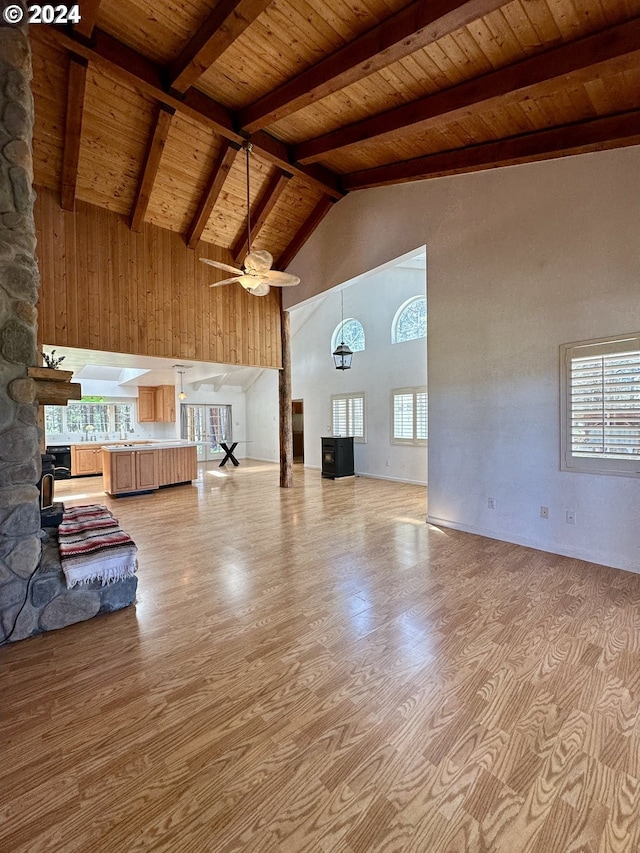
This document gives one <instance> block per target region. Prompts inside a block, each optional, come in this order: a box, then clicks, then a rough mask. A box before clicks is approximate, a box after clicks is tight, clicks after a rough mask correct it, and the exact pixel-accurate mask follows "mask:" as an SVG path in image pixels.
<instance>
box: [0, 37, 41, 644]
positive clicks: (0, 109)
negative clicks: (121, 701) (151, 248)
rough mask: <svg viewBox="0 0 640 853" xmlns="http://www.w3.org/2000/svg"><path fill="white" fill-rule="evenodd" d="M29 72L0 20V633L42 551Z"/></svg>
mask: <svg viewBox="0 0 640 853" xmlns="http://www.w3.org/2000/svg"><path fill="white" fill-rule="evenodd" d="M30 79H31V54H30V49H29V41H28V38H27V31H26V26H23V27H15V26H0V641H4V640H6V638H7V636H8V633H9V632H10V630H11V628H12V626H13V623H14V621H15V618H16V615H17V613H18V611H19V609H20V608H21V607H22V605H23V602H24V600H25V598H26V593H27V586H28V583H29V580H30V578H31V576H32V575H33V573H34V572H35V570H36V568H37V566H38V564H39V562H40V555H41V526H40V496H39V490H38V486H37V483H38V480H39V478H40V473H41V460H40V445H39V435H38V426H37V405H36V402H35V395H36V389H35V383H34V381H33V380H32V379H30V378H28V376H27V368H28V367H29V366H33V365H36V364H37V346H36V340H37V311H36V303H37V301H38V290H39V284H40V280H39V274H38V265H37V261H36V255H35V249H36V234H35V225H34V220H33V201H34V194H33V190H32V180H33V167H32V155H31V136H32V129H33V100H32V96H31V90H30Z"/></svg>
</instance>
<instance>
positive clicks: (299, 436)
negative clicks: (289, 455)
mask: <svg viewBox="0 0 640 853" xmlns="http://www.w3.org/2000/svg"><path fill="white" fill-rule="evenodd" d="M291 424H292V428H293V462H294V464H295V465H298V464H303V463H304V401H303V400H292V401H291Z"/></svg>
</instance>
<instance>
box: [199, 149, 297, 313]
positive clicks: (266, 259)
mask: <svg viewBox="0 0 640 853" xmlns="http://www.w3.org/2000/svg"><path fill="white" fill-rule="evenodd" d="M251 149H252V146H251V143H250V142H247V143H245V145H244V150H245V153H246V155H247V256H246V257H245V259H244V264H243V269H238V268H237V267H232V266H230V265H229V264H223V263H222V261H212V260H210V259H209V258H200V260H201V261H202V263H203V264H209V265H210V266H212V267H216V269H219V270H225V272H232V273H233V276H232V277H231V278H225V279H223V281H216V282H214V283H213V284H210V285H209V287H221V286H222V285H223V284H231V283H232V282H234V281H237V282H239V283H240V284H241V285H242V287H244V289H245V290H247V291H248V292H249V293H251V294H252V295H253V296H266V295H267V293H269V289H270V288H271V287H293V286H294V285H296V284H300V279H299V278H298V276H297V275H291V273H287V272H280V271H279V270H272V269H271V266H272V264H273V256H272V255H271V254H270V253H269V252H267V251H265V250H264V249H256V250H255V251H251V202H250V197H249V154H250V153H251Z"/></svg>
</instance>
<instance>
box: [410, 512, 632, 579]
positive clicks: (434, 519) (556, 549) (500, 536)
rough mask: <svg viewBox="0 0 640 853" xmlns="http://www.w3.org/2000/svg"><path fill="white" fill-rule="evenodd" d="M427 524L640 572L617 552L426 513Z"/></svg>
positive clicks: (626, 570)
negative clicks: (551, 541)
mask: <svg viewBox="0 0 640 853" xmlns="http://www.w3.org/2000/svg"><path fill="white" fill-rule="evenodd" d="M427 524H433V525H434V527H448V528H451V529H452V530H460V531H461V532H462V533H472V534H474V535H476V536H484V537H485V538H487V539H496V540H498V541H499V542H510V543H512V544H513V545H522V546H523V547H525V548H534V549H535V550H536V551H545V552H546V553H547V554H559V555H560V556H561V557H573V558H574V559H576V560H583V561H584V562H586V563H596V564H598V565H601V566H609V567H610V568H612V569H621V570H622V571H625V572H631V573H632V574H636V575H637V574H640V565H638V564H635V565H634V564H633V563H632V562H631V560H629V559H628V558H627V557H626V556H623V555H618V554H614V555H611V554H604V553H599V552H597V551H586V550H583V549H582V548H572V547H567V546H564V545H555V544H554V545H552V546H551V545H550V544H549V543H544V545H542V544H541V543H540V542H536V541H535V540H533V539H529V538H528V537H526V536H514V535H513V534H511V533H506V532H504V531H500V530H488V529H485V528H482V527H477V526H476V525H474V524H460V523H459V522H457V521H451V520H450V519H448V518H438V516H435V515H429V514H428V515H427Z"/></svg>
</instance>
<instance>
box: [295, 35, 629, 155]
mask: <svg viewBox="0 0 640 853" xmlns="http://www.w3.org/2000/svg"><path fill="white" fill-rule="evenodd" d="M638 57H640V19H636V20H632V21H630V22H628V23H626V24H620V25H619V26H616V27H611V28H609V29H607V30H604V31H602V32H600V33H596V34H595V35H592V36H589V37H587V38H583V39H580V40H578V41H575V42H572V43H570V44H564V45H561V46H559V47H555V48H552V49H551V50H547V51H544V52H543V53H539V54H538V55H537V56H533V57H530V58H529V59H525V60H523V61H522V62H518V63H516V64H515V65H509V66H508V67H506V68H502V69H500V70H499V71H494V72H492V73H490V74H485V75H484V76H482V77H477V78H475V79H474V80H469V81H467V82H465V83H461V84H460V85H459V86H454V87H453V88H451V89H446V90H444V91H442V92H437V93H436V94H434V95H428V96H427V97H425V98H420V99H419V100H417V101H412V102H411V103H409V104H404V105H403V106H401V107H397V108H395V109H393V110H388V111H387V112H385V113H380V114H379V115H377V116H372V117H371V118H369V119H364V120H363V121H360V122H356V123H355V124H351V125H349V126H347V127H343V128H340V129H339V130H335V131H333V132H332V133H327V134H325V135H324V136H320V137H317V138H316V139H311V140H309V141H308V142H303V143H301V144H300V145H298V146H296V147H295V148H294V157H295V158H296V160H298V161H299V162H301V163H313V162H315V161H317V160H318V159H320V158H321V157H323V156H324V155H326V154H328V153H329V152H334V151H336V150H339V149H342V148H346V147H348V146H349V145H356V144H361V143H362V142H364V141H367V140H370V139H375V140H376V142H381V141H384V140H385V139H393V140H397V139H401V138H403V137H406V136H411V135H413V134H416V133H423V132H424V131H427V130H431V129H433V128H434V127H438V126H441V125H446V124H450V123H452V122H454V121H458V120H460V119H462V118H467V117H469V116H472V115H474V114H477V113H480V112H482V111H484V110H487V109H490V108H491V107H492V106H493V105H495V104H497V103H498V101H499V100H500V99H502V98H504V97H505V96H523V95H525V94H526V93H527V91H528V90H530V89H535V92H536V94H537V95H544V94H545V93H546V91H547V90H549V91H553V89H554V87H555V86H557V83H558V81H559V80H561V81H562V82H563V84H564V83H574V84H575V83H578V82H579V81H581V80H585V79H593V78H595V77H597V76H598V75H599V74H600V73H602V71H603V70H604V69H605V68H607V69H608V70H609V71H610V72H611V73H613V72H615V71H616V70H620V71H622V70H625V68H626V66H628V65H629V64H630V63H631V62H633V61H637V58H638ZM618 66H619V67H618Z"/></svg>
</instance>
